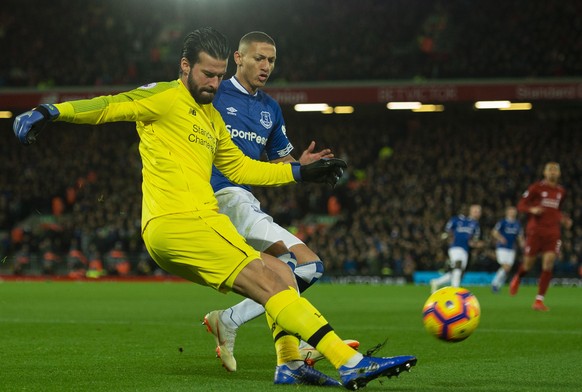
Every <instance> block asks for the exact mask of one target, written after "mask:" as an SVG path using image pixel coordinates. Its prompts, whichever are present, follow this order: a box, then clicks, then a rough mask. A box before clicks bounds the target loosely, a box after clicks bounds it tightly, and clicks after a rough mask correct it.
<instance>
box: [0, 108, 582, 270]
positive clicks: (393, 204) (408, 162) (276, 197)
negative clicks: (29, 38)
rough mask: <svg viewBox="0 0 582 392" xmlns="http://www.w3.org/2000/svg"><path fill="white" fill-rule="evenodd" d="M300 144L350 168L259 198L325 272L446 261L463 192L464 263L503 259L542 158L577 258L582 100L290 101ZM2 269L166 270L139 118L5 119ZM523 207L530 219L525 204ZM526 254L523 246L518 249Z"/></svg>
mask: <svg viewBox="0 0 582 392" xmlns="http://www.w3.org/2000/svg"><path fill="white" fill-rule="evenodd" d="M286 116H287V129H288V133H289V135H290V137H291V140H292V142H293V144H294V146H295V153H294V155H295V156H296V157H298V156H299V155H300V153H301V151H302V150H303V149H305V148H306V146H307V145H308V144H309V142H310V141H311V140H315V141H316V143H317V144H316V145H317V148H324V147H330V148H332V149H333V150H334V152H335V154H336V156H338V157H340V158H343V159H345V160H346V161H347V162H348V165H349V169H348V170H347V171H346V173H345V174H344V177H343V178H342V179H341V181H340V183H339V184H338V185H337V186H336V187H335V188H334V189H332V188H331V187H329V186H326V185H320V184H298V185H294V186H286V187H281V188H256V189H255V193H256V195H257V197H258V198H259V199H260V200H261V203H262V208H263V209H264V210H265V211H267V212H268V213H269V214H271V215H272V216H273V217H274V218H275V221H277V222H279V223H280V224H281V225H283V226H285V227H288V228H290V230H292V231H293V232H295V233H296V234H297V236H299V237H300V238H302V239H303V240H304V241H305V242H306V243H307V244H308V245H309V246H310V247H311V248H312V249H314V250H315V251H316V252H317V253H318V254H319V255H320V257H321V258H322V260H323V261H324V263H325V264H326V274H327V275H328V276H346V275H373V276H386V277H389V276H393V277H405V278H407V279H410V278H411V276H412V274H413V273H414V271H419V270H438V269H441V268H443V267H444V263H445V260H446V248H447V243H446V241H444V240H443V239H442V233H443V231H444V225H445V223H446V221H447V220H448V219H449V218H450V217H451V216H452V215H456V214H457V213H459V210H460V208H461V206H462V205H464V204H471V203H479V204H481V205H482V206H483V217H482V218H481V228H482V233H483V239H484V240H485V241H486V243H487V244H488V245H487V246H486V247H485V248H484V249H482V250H479V251H474V252H473V253H472V255H471V261H470V266H469V268H468V269H469V270H473V271H494V270H496V269H497V264H496V262H495V259H494V247H493V246H494V244H493V241H492V239H491V237H490V230H491V228H492V227H493V225H494V224H495V222H496V221H497V220H498V219H500V218H502V217H503V214H504V207H505V206H506V205H515V204H516V203H517V201H518V199H519V197H520V195H521V193H522V192H523V191H525V189H526V188H527V186H528V185H529V184H530V183H531V182H533V181H535V180H537V179H541V177H542V167H543V165H544V163H545V162H546V161H549V160H556V161H558V162H559V163H560V164H561V166H562V180H561V182H562V183H563V184H564V186H565V187H566V189H567V191H568V195H567V198H566V200H565V202H564V205H563V210H564V212H566V213H568V214H569V215H570V216H571V217H572V218H573V220H574V227H573V228H572V229H571V230H568V231H565V232H564V234H563V248H562V254H561V255H560V257H559V262H558V263H557V265H556V271H555V273H556V276H568V277H576V276H578V274H579V272H580V266H581V260H582V224H581V222H582V161H581V160H580V159H579V152H580V151H582V145H581V144H582V139H581V138H580V137H579V132H580V129H579V128H580V123H581V122H580V120H581V118H580V117H581V115H580V114H579V113H578V112H576V111H573V112H568V111H565V110H561V111H560V112H549V111H548V112H538V113H537V114H534V113H533V112H532V113H530V112H528V113H527V114H518V113H511V114H503V115H501V114H500V115H497V116H496V115H488V116H483V115H480V114H479V113H468V114H465V115H461V114H458V113H450V114H446V112H445V113H443V114H426V115H421V116H418V115H415V116H412V115H406V114H402V115H400V114H399V115H395V114H392V113H390V112H388V111H386V112H385V114H377V115H353V116H322V115H305V114H302V115H301V114H294V113H287V114H286ZM0 127H1V129H0V131H1V132H0V135H1V136H0V137H1V140H0V153H1V154H2V156H3V158H4V159H3V164H2V165H1V166H0V259H2V262H1V263H0V273H13V274H43V273H44V274H61V275H62V274H68V275H71V276H84V275H89V276H102V275H109V276H111V275H114V276H133V275H147V276H149V275H153V274H163V273H162V271H160V270H159V269H158V268H157V267H156V265H155V264H154V263H153V262H152V261H151V259H150V258H149V256H148V255H147V252H146V251H145V249H144V246H143V242H142V240H141V237H140V213H141V187H140V185H141V163H140V160H139V154H138V151H137V143H138V137H137V134H136V131H135V129H134V126H133V124H131V123H116V124H106V125H102V126H78V125H72V124H63V123H54V124H51V125H50V126H49V127H48V129H47V130H45V132H44V133H43V134H42V135H41V141H40V142H39V143H38V144H37V145H35V146H31V147H23V146H21V145H19V144H18V143H17V141H16V138H14V136H13V135H12V132H11V130H10V127H11V122H10V121H0ZM520 218H522V219H523V218H524V217H523V216H521V217H520ZM518 258H519V256H518Z"/></svg>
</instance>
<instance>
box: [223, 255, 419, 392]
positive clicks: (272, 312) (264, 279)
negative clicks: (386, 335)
mask: <svg viewBox="0 0 582 392" xmlns="http://www.w3.org/2000/svg"><path fill="white" fill-rule="evenodd" d="M262 259H263V260H254V261H252V262H251V263H249V264H248V265H247V266H246V267H245V268H244V269H243V270H241V271H240V273H239V274H238V276H237V277H236V279H235V280H234V284H233V287H232V289H233V291H235V292H237V293H240V294H243V295H245V296H248V297H250V298H253V299H254V300H255V301H257V302H258V303H261V304H263V306H264V307H265V309H266V311H267V320H268V322H269V323H270V325H271V329H272V331H273V337H274V339H275V344H276V348H277V351H285V353H284V356H286V358H283V360H286V363H291V364H293V363H294V364H295V366H297V367H298V368H300V369H302V371H309V372H316V371H315V370H314V369H311V368H309V370H306V368H307V366H306V365H302V364H301V362H302V361H301V359H300V358H298V357H297V355H298V350H297V346H296V345H297V339H296V338H294V336H300V337H301V338H302V339H304V340H305V341H307V342H308V343H309V344H311V345H312V346H313V347H315V348H316V349H317V350H318V351H320V352H321V353H322V354H323V355H324V356H325V357H326V358H327V359H328V360H329V361H330V362H331V363H332V365H333V366H334V367H335V368H336V369H338V371H339V374H340V378H341V381H342V384H343V385H344V386H345V387H346V388H348V389H357V388H360V387H363V386H365V385H366V384H367V383H368V382H369V381H370V380H373V379H375V378H378V377H380V376H392V375H398V374H399V373H400V372H402V371H404V370H409V369H410V368H411V367H412V366H414V365H415V364H416V358H415V357H413V356H398V357H390V358H380V357H369V356H364V355H362V354H361V353H359V352H357V351H356V350H354V349H353V348H351V347H350V346H348V345H347V344H346V343H345V342H344V341H342V340H341V339H340V338H339V336H338V335H337V334H336V333H335V331H334V330H333V328H332V327H331V326H330V325H329V323H328V322H327V320H326V319H325V318H324V317H323V315H322V314H321V313H320V312H319V311H318V310H317V309H316V308H315V307H313V305H312V304H311V303H310V302H309V301H307V300H306V299H305V298H302V297H300V296H299V293H298V292H297V290H296V288H294V287H293V286H292V283H293V276H292V274H291V273H290V271H289V270H287V271H285V270H284V269H283V268H284V267H285V266H284V265H283V264H282V263H280V262H278V261H277V259H275V258H273V257H270V256H269V255H263V257H262ZM282 340H283V341H282ZM294 348H295V349H294ZM279 363H280V359H278V367H277V372H276V373H275V382H277V381H278V379H277V377H278V374H279V373H285V374H284V375H286V374H288V373H287V372H283V371H282V370H281V366H282V365H280V364H279ZM285 370H286V369H285ZM316 374H317V373H316ZM319 374H320V375H321V373H319ZM290 377H291V378H292V377H293V376H290ZM318 377H319V380H322V378H321V376H318ZM280 380H282V382H281V383H285V382H284V381H285V380H286V378H285V377H284V376H282V377H281V378H280ZM325 382H326V385H332V383H331V381H329V380H327V379H325Z"/></svg>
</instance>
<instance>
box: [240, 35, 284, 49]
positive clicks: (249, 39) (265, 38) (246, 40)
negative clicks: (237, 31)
mask: <svg viewBox="0 0 582 392" xmlns="http://www.w3.org/2000/svg"><path fill="white" fill-rule="evenodd" d="M253 42H262V43H266V44H271V45H273V46H275V40H273V38H271V37H270V36H269V35H268V34H267V33H263V32H262V31H251V32H250V33H246V34H245V35H243V36H242V38H241V39H240V41H239V43H238V47H239V49H240V47H241V46H242V45H244V44H250V43H253Z"/></svg>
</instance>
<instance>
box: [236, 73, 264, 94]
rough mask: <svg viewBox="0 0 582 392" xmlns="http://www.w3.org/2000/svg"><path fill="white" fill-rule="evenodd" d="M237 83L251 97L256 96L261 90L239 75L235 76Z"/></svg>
mask: <svg viewBox="0 0 582 392" xmlns="http://www.w3.org/2000/svg"><path fill="white" fill-rule="evenodd" d="M234 78H235V79H236V81H237V82H238V83H239V84H240V85H241V86H242V87H243V88H244V89H245V90H246V91H247V93H249V95H255V94H256V93H257V91H258V90H259V88H258V87H256V88H254V89H253V87H252V86H251V84H250V83H248V82H247V81H246V80H245V79H244V78H242V77H241V76H240V75H239V74H238V73H237V74H235V75H234Z"/></svg>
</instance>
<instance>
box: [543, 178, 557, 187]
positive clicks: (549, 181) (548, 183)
mask: <svg viewBox="0 0 582 392" xmlns="http://www.w3.org/2000/svg"><path fill="white" fill-rule="evenodd" d="M544 182H545V183H546V184H547V185H550V186H553V187H556V186H558V181H557V180H556V181H554V180H548V179H544Z"/></svg>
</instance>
